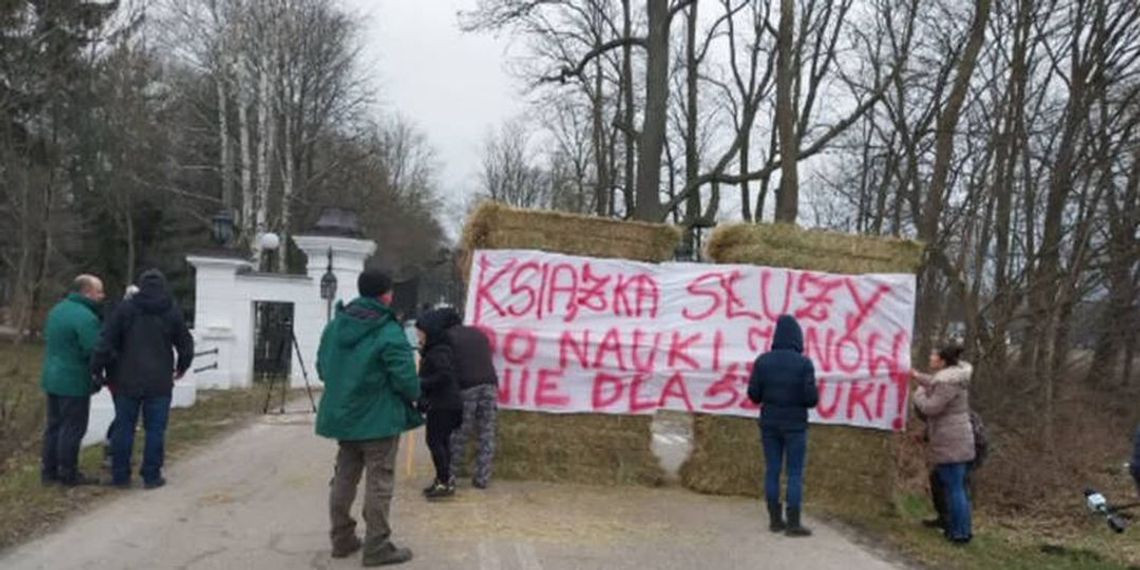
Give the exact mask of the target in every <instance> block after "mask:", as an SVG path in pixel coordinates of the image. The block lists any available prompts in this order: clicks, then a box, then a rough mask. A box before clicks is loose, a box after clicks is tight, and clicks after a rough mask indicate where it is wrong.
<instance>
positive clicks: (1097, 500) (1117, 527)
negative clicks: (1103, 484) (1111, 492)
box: [1085, 489, 1128, 534]
mask: <svg viewBox="0 0 1140 570" xmlns="http://www.w3.org/2000/svg"><path fill="white" fill-rule="evenodd" d="M1085 506H1087V507H1088V508H1089V511H1092V513H1093V514H1096V515H1100V516H1103V517H1104V519H1105V521H1106V522H1108V528H1110V529H1112V530H1113V532H1116V533H1118V534H1119V533H1122V532H1124V530H1125V529H1127V528H1128V522H1127V521H1125V520H1124V518H1123V517H1121V516H1120V515H1118V514H1117V513H1118V512H1119V511H1120V510H1122V508H1121V507H1114V506H1112V505H1111V504H1109V502H1108V499H1107V498H1105V496H1104V495H1102V494H1101V493H1099V492H1097V491H1096V490H1095V489H1085Z"/></svg>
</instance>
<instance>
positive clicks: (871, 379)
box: [466, 250, 915, 430]
mask: <svg viewBox="0 0 1140 570" xmlns="http://www.w3.org/2000/svg"><path fill="white" fill-rule="evenodd" d="M914 299H915V278H914V275H909V274H889V275H887V274H874V275H857V276H852V275H835V274H827V273H816V272H810V271H795V270H788V269H778V268H770V267H759V266H751V265H709V264H696V263H663V264H651V263H638V262H632V261H624V260H612V259H592V258H584V257H571V256H565V255H558V254H551V253H544V252H538V251H518V250H486V251H482V250H481V251H477V252H476V253H475V258H474V262H473V265H472V268H471V281H470V286H469V287H468V291H467V314H466V322H467V323H468V324H472V325H475V326H478V327H480V328H482V329H483V330H484V331H486V332H487V334H488V336H489V337H490V338H491V342H492V345H493V346H494V350H495V363H496V367H497V369H498V370H499V403H500V405H501V406H502V407H504V408H509V409H518V410H530V411H538V412H552V413H575V412H591V413H607V414H650V413H653V412H655V411H657V410H659V409H666V410H679V411H687V412H703V413H711V414H726V415H734V416H748V417H755V416H756V415H757V414H758V411H757V407H756V406H755V405H753V404H752V403H751V402H750V401H749V400H748V395H747V391H748V378H749V375H750V373H751V369H752V362H753V361H754V360H755V359H756V357H757V356H758V355H759V354H761V353H763V352H766V351H767V350H768V349H769V347H770V345H771V341H772V333H773V330H774V328H775V323H776V319H777V318H778V317H779V316H780V315H783V314H790V315H793V316H795V317H796V319H798V320H799V322H800V325H801V327H802V328H803V330H804V344H805V347H804V353H805V354H806V355H807V356H808V357H810V358H811V359H812V361H813V362H814V364H815V370H816V379H817V381H818V384H819V391H820V402H819V406H818V407H817V408H816V409H815V410H813V411H812V415H811V420H812V421H813V422H817V423H828V424H847V425H855V426H861V427H870V428H878V429H886V430H901V429H902V428H903V426H905V425H906V413H907V397H908V393H907V390H908V382H907V379H908V374H909V372H910V350H911V334H912V329H913V323H914Z"/></svg>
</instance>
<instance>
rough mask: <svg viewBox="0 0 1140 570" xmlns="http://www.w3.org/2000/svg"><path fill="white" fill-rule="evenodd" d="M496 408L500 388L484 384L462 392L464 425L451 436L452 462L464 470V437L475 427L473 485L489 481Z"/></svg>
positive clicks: (459, 469) (493, 450) (497, 406)
mask: <svg viewBox="0 0 1140 570" xmlns="http://www.w3.org/2000/svg"><path fill="white" fill-rule="evenodd" d="M498 410H499V388H498V386H495V385H494V384H483V385H481V386H476V387H474V388H468V389H466V390H464V391H463V425H461V426H460V427H459V429H457V430H455V433H453V434H452V435H451V464H452V465H453V466H454V467H453V469H454V470H455V471H457V472H460V473H463V472H466V471H467V470H466V469H465V467H466V461H465V459H467V438H468V437H470V435H471V431H472V430H475V432H476V437H478V447H477V448H476V451H475V473H474V477H472V479H473V480H474V482H475V484H476V485H480V486H486V485H487V483H488V482H489V481H490V480H491V471H492V467H493V463H494V459H495V418H496V416H497V415H498Z"/></svg>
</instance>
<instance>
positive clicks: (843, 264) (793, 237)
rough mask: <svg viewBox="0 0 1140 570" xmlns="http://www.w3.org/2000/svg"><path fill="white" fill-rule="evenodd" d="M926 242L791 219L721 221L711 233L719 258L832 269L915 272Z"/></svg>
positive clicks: (711, 251) (713, 254)
mask: <svg viewBox="0 0 1140 570" xmlns="http://www.w3.org/2000/svg"><path fill="white" fill-rule="evenodd" d="M922 250H923V246H922V244H921V243H919V242H916V241H911V240H903V239H898V238H891V237H873V236H861V235H850V234H842V233H837V232H828V231H823V230H804V229H800V228H797V227H796V226H792V225H788V224H735V225H731V226H721V227H719V228H717V229H716V231H714V232H713V235H712V237H710V238H709V241H708V246H707V253H708V257H709V259H711V260H713V261H714V262H715V263H741V264H749V265H765V266H768V267H787V268H790V269H802V270H808V271H824V272H828V273H849V274H859V273H915V272H917V271H918V268H919V267H920V266H921V265H922Z"/></svg>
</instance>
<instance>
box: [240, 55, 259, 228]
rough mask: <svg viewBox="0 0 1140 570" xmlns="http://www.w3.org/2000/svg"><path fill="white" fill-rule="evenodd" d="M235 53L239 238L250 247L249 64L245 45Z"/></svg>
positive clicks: (251, 178) (251, 165)
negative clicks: (238, 155) (239, 186)
mask: <svg viewBox="0 0 1140 570" xmlns="http://www.w3.org/2000/svg"><path fill="white" fill-rule="evenodd" d="M237 49H238V54H237V65H236V71H237V105H238V144H240V145H241V155H240V156H241V226H240V227H241V239H242V241H244V242H245V243H246V245H247V246H248V247H250V248H252V247H254V245H255V244H254V242H256V241H257V236H256V231H257V229H256V226H255V225H254V217H253V208H254V204H253V201H254V191H253V155H252V153H251V152H252V148H251V144H252V143H251V140H250V139H251V136H250V130H251V129H252V128H253V125H251V124H250V120H249V96H248V95H249V89H250V86H249V64H248V61H246V59H247V58H246V55H245V46H244V45H239V47H238V48H237Z"/></svg>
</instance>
